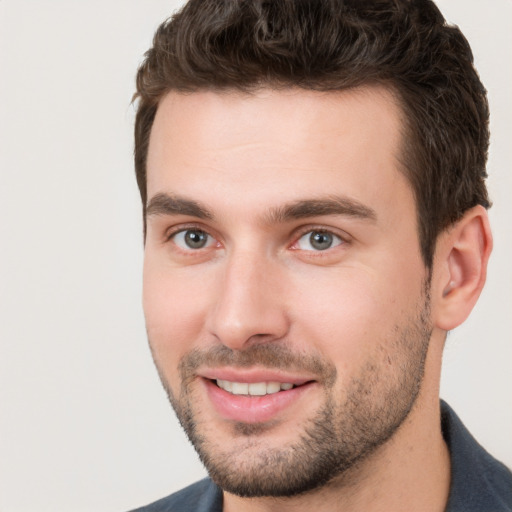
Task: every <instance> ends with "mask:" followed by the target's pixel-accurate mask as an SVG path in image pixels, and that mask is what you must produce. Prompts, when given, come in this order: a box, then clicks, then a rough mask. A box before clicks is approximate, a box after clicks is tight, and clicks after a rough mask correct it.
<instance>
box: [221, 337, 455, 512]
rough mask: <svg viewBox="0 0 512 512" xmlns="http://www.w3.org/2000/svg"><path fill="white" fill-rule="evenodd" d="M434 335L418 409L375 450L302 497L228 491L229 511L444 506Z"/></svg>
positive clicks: (431, 509) (446, 481)
mask: <svg viewBox="0 0 512 512" xmlns="http://www.w3.org/2000/svg"><path fill="white" fill-rule="evenodd" d="M433 338H434V339H432V343H431V348H430V349H429V354H428V357H427V364H426V370H425V377H424V382H423V385H422V389H421V391H420V393H419V395H418V398H417V400H416V403H415V405H414V407H413V409H412V410H411V412H410V414H409V416H408V417H407V419H406V420H405V421H404V423H403V424H402V425H401V426H400V428H399V429H398V430H397V432H395V434H394V435H393V436H392V437H391V438H390V439H389V440H388V441H387V442H386V443H385V444H384V445H383V446H381V447H380V448H379V449H378V450H377V451H376V452H375V453H373V454H372V455H371V456H370V457H368V458H367V459H365V460H364V461H362V462H361V463H360V464H359V465H358V466H357V467H354V468H352V469H351V470H350V471H349V472H348V473H347V474H343V475H340V476H339V477H337V478H335V479H333V480H332V481H331V482H329V484H327V485H326V486H324V487H322V488H321V489H318V490H315V491H311V492H308V493H304V494H301V495H299V496H294V497H291V498H240V497H238V496H235V495H232V494H229V493H224V512H274V511H276V512H277V511H279V512H288V511H293V512H301V511H310V510H315V512H324V511H332V510H340V511H343V512H355V511H361V510H365V511H367V512H384V511H389V510H393V511H394V512H402V511H403V512H406V511H410V510H414V511H415V512H422V511H425V512H427V511H428V512H442V511H444V510H445V507H446V503H447V500H448V493H449V487H450V458H449V453H448V448H447V446H446V444H445V442H444V439H443V436H442V432H441V418H440V404H439V380H440V368H441V363H440V361H441V353H442V345H443V343H442V340H440V339H438V340H435V336H434V337H433ZM436 341H437V343H436Z"/></svg>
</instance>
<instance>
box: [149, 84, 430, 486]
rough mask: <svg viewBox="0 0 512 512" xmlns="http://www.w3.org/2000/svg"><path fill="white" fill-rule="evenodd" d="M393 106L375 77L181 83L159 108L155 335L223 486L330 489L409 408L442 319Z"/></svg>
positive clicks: (178, 406) (189, 426)
mask: <svg viewBox="0 0 512 512" xmlns="http://www.w3.org/2000/svg"><path fill="white" fill-rule="evenodd" d="M399 112H400V111H399V109H398V107H397V106H396V104H395V102H394V101H393V98H392V96H391V94H389V93H388V92H386V91H385V90H382V89H376V88H373V89H372V88H368V89H364V90H363V89H361V90H353V91H347V92H337V93H317V92H307V91H302V90H287V91H270V90H262V91H260V92H258V93H256V94H253V95H243V94H239V93H234V92H226V93H213V92H200V93H192V94H187V95H180V94H177V93H171V94H169V95H168V96H166V97H165V98H164V100H163V101H162V102H161V104H160V106H159V108H158V112H157V115H156V119H155V122H154V126H153V130H152V133H151V139H150V147H149V153H148V166H147V169H148V181H147V188H148V198H149V200H148V211H147V213H148V215H147V239H146V249H145V265H144V309H145V315H146V323H147V331H148V336H149V341H150V345H151V349H152V352H153V357H154V360H155V363H156V365H157V368H158V371H159V373H160V377H161V379H162V382H163V384H164V386H165V388H166V390H167V392H168V394H169V397H170V400H171V403H172V404H173V407H174V408H175V410H176V413H177V415H178V417H179V419H180V421H181V423H182V425H183V426H184V428H185V430H186V432H187V434H188V435H189V437H190V439H191V441H192V442H193V444H194V445H195V447H196V449H197V450H198V452H199V454H200V456H201V459H202V460H203V462H204V463H205V465H206V467H207V469H208V470H209V472H210V474H211V476H212V477H213V479H214V480H215V481H216V482H217V483H218V484H219V485H221V487H223V488H224V489H225V490H227V491H230V492H233V493H236V494H239V495H245V496H262V495H274V496H279V495H281V496H286V495H293V494H296V493H298V492H301V491H304V490H307V489H311V488H315V487H317V486H319V485H322V484H323V483H325V482H327V481H329V480H331V479H332V478H333V477H335V476H336V475H339V474H342V473H343V472H345V471H346V470H347V469H348V468H350V467H353V466H354V465H355V464H356V462H359V461H361V460H364V459H365V458H368V457H370V456H371V454H372V453H374V452H375V450H376V449H377V448H378V447H379V446H382V445H383V444H384V443H385V442H386V441H387V440H388V439H389V438H390V437H391V436H392V435H393V434H394V433H395V432H396V430H397V429H398V427H399V426H400V425H401V423H402V422H403V421H404V419H405V418H406V417H407V415H408V413H409V411H410V410H411V407H412V406H413V404H414V401H415V399H416V396H417V394H418V391H419V389H420V386H421V382H422V377H423V367H424V362H425V357H426V352H427V348H428V342H429V337H430V333H431V326H430V320H429V304H428V286H427V277H426V276H427V272H426V269H425V268H424V265H423V263H422V260H421V256H420V250H419V243H418V235H417V224H416V209H415V203H414V198H413V194H412V191H411V189H410V187H409V185H408V183H407V180H406V178H405V177H404V176H403V174H402V173H401V172H400V171H399V163H398V159H399V151H400V142H401V138H400V129H401V126H400V120H399ZM292 385H293V387H292ZM290 388H291V389H290Z"/></svg>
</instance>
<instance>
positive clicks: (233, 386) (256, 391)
mask: <svg viewBox="0 0 512 512" xmlns="http://www.w3.org/2000/svg"><path fill="white" fill-rule="evenodd" d="M216 383H217V386H219V388H221V389H223V390H224V391H227V392H228V393H231V394H232V395H251V396H263V395H273V394H274V393H279V391H288V390H289V389H292V388H293V386H294V385H293V384H292V383H290V382H251V383H248V382H232V381H229V380H221V379H217V380H216Z"/></svg>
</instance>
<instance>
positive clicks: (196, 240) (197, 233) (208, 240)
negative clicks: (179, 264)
mask: <svg viewBox="0 0 512 512" xmlns="http://www.w3.org/2000/svg"><path fill="white" fill-rule="evenodd" d="M169 239H170V240H172V241H173V242H174V243H175V244H176V245H177V246H178V247H179V248H180V249H183V250H185V251H190V250H197V249H205V248H206V247H211V246H212V245H214V244H215V239H214V238H213V237H212V236H211V235H209V234H208V233H206V231H203V230H201V229H183V230H181V231H178V232H176V233H174V234H173V235H171V237H170V238H169Z"/></svg>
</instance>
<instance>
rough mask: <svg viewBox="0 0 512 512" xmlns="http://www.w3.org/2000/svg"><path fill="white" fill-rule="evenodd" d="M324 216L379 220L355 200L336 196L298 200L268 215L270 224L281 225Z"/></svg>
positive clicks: (272, 210)
mask: <svg viewBox="0 0 512 512" xmlns="http://www.w3.org/2000/svg"><path fill="white" fill-rule="evenodd" d="M323 215H344V216H347V217H354V218H356V219H361V220H370V221H376V220H377V213H376V212H375V210H373V209H372V208H370V207H368V206H365V205H364V204H362V203H360V202H359V201H356V200H354V199H351V198H348V197H345V196H335V195H330V196H328V197H326V198H319V199H306V200H298V201H294V202H292V203H290V204H286V205H283V206H279V207H277V208H272V209H271V210H270V212H269V213H268V214H267V220H268V222H269V223H280V222H286V221H289V220H294V219H304V218H306V217H317V216H323Z"/></svg>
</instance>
